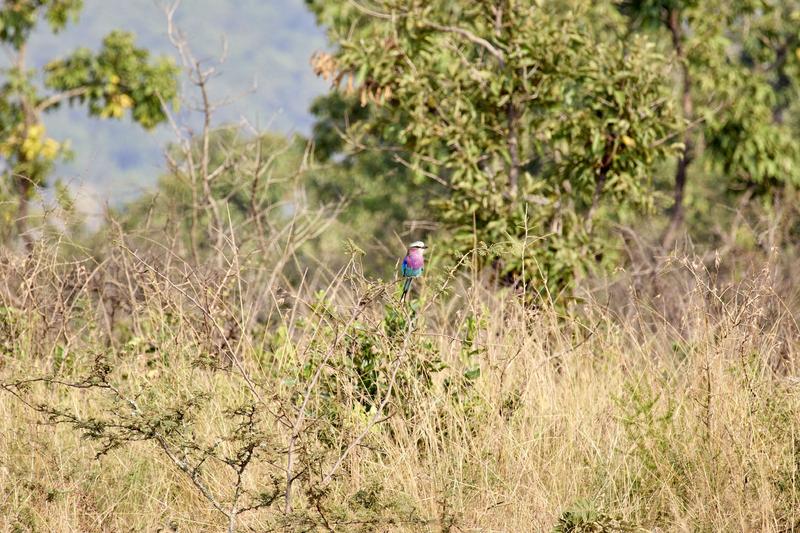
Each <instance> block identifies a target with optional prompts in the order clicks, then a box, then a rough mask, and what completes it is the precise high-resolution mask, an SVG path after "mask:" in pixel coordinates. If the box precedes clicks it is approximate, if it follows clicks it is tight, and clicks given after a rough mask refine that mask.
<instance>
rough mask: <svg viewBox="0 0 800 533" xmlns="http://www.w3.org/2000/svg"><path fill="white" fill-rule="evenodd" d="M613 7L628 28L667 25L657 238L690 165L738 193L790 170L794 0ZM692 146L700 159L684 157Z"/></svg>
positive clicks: (799, 163) (769, 183)
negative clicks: (666, 156)
mask: <svg viewBox="0 0 800 533" xmlns="http://www.w3.org/2000/svg"><path fill="white" fill-rule="evenodd" d="M619 7H620V10H621V11H622V12H623V13H625V14H626V15H627V16H628V18H629V22H630V25H631V28H633V29H635V30H642V31H645V32H647V34H648V35H650V36H658V35H660V34H662V33H666V34H667V35H668V39H666V40H662V42H669V45H668V46H669V47H670V48H671V54H669V55H671V56H672V57H673V61H674V64H675V65H676V67H677V68H678V69H679V71H680V78H679V84H680V86H679V90H678V91H677V93H678V94H679V102H680V107H681V110H682V115H683V117H682V118H683V120H684V126H683V128H682V134H681V136H682V143H683V149H682V150H681V152H680V153H679V154H678V158H677V164H676V170H675V178H674V192H673V196H674V201H673V206H672V208H671V221H670V224H669V226H668V228H667V230H666V231H665V233H664V236H663V241H662V242H663V245H664V246H665V247H669V246H671V244H672V243H673V242H674V240H675V238H676V236H677V232H678V230H679V229H680V227H681V224H682V222H683V220H684V218H685V214H684V211H685V208H684V204H685V197H686V194H685V190H686V184H687V183H688V182H690V181H691V180H690V179H689V175H690V173H692V172H697V174H698V175H699V176H698V177H704V176H703V170H704V169H705V170H710V171H711V173H710V174H709V175H707V176H705V177H707V178H714V176H715V175H717V176H718V177H719V178H722V179H716V178H714V179H715V181H716V182H717V183H720V184H723V189H727V190H728V191H737V192H739V193H742V192H746V193H747V194H748V195H749V194H753V193H754V192H761V193H764V192H767V191H770V190H772V191H773V192H774V191H775V187H774V186H775V185H781V184H785V183H787V182H791V181H793V180H796V178H795V176H797V175H798V170H799V169H800V152H799V151H798V149H797V146H796V143H795V142H793V139H794V138H796V135H797V131H796V125H793V124H791V121H790V120H786V115H787V113H792V112H793V111H794V110H792V109H791V107H792V106H791V102H792V101H793V99H794V97H796V95H797V87H798V86H797V62H798V59H800V57H798V55H797V53H796V50H797V45H798V31H797V20H798V19H800V5H798V3H797V2H793V1H784V2H766V1H761V0H736V1H732V2H731V1H727V0H725V1H722V0H712V1H703V2H698V1H695V0H622V1H621V2H619ZM701 141H702V142H701ZM701 149H704V152H701ZM700 156H705V157H703V160H704V162H705V163H706V164H705V165H703V166H694V165H692V162H693V161H694V160H695V159H697V158H698V157H700ZM693 169H695V170H693Z"/></svg>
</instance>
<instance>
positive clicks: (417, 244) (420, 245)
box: [408, 241, 427, 250]
mask: <svg viewBox="0 0 800 533" xmlns="http://www.w3.org/2000/svg"><path fill="white" fill-rule="evenodd" d="M414 248H420V249H422V250H424V249H425V248H427V246H425V243H424V242H422V241H414V242H412V243H411V244H409V245H408V249H409V250H413V249H414Z"/></svg>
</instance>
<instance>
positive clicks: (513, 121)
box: [506, 99, 521, 198]
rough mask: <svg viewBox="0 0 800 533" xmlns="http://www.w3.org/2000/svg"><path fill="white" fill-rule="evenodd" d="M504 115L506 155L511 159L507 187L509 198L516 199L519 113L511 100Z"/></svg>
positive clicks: (518, 163)
mask: <svg viewBox="0 0 800 533" xmlns="http://www.w3.org/2000/svg"><path fill="white" fill-rule="evenodd" d="M506 114H507V116H508V154H509V156H510V157H511V165H510V166H509V169H508V187H509V189H510V192H511V196H512V197H513V198H516V196H517V191H518V188H519V170H520V166H521V164H520V159H519V134H518V133H517V122H518V120H519V112H518V111H517V107H516V106H515V105H514V101H513V99H512V100H511V101H509V102H508V106H507V108H506Z"/></svg>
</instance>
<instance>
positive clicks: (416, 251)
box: [400, 241, 425, 302]
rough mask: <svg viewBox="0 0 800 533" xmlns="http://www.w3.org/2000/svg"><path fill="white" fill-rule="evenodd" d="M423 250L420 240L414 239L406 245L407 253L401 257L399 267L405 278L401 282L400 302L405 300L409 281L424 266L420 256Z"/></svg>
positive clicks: (423, 260) (415, 276)
mask: <svg viewBox="0 0 800 533" xmlns="http://www.w3.org/2000/svg"><path fill="white" fill-rule="evenodd" d="M424 250H425V243H424V242H422V241H414V242H412V243H411V244H409V245H408V254H406V257H405V258H404V259H403V266H402V267H400V273H401V274H403V277H404V278H405V279H406V281H405V283H404V284H403V295H402V296H401V297H400V301H401V302H402V301H403V300H405V297H406V294H408V291H409V290H410V289H411V281H412V280H413V279H414V278H417V277H419V276H420V275H422V271H423V270H424V268H425V259H424V258H423V257H422V254H423V251H424Z"/></svg>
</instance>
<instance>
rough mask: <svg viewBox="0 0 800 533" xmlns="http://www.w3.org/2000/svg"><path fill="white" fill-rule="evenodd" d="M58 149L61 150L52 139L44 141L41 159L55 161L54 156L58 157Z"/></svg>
mask: <svg viewBox="0 0 800 533" xmlns="http://www.w3.org/2000/svg"><path fill="white" fill-rule="evenodd" d="M59 148H61V145H60V144H58V142H56V141H55V140H54V139H45V141H44V144H43V145H42V151H41V154H42V157H44V158H46V159H55V157H56V155H58V150H59Z"/></svg>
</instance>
